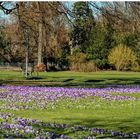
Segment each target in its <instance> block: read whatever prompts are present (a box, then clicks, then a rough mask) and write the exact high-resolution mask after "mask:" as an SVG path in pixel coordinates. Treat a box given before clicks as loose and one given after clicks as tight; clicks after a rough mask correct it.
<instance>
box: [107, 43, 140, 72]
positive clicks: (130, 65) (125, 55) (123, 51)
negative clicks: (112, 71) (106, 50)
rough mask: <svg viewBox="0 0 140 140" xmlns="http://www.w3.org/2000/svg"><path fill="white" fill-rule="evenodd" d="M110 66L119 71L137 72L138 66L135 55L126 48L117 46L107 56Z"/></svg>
mask: <svg viewBox="0 0 140 140" xmlns="http://www.w3.org/2000/svg"><path fill="white" fill-rule="evenodd" d="M108 61H109V63H110V64H113V65H115V68H116V69H117V70H118V71H119V70H134V71H138V70H139V64H138V62H137V57H136V55H135V53H134V52H133V51H132V50H131V49H130V48H128V47H127V46H123V45H121V44H120V45H118V46H117V47H115V48H113V49H112V50H111V52H110V54H109V56H108Z"/></svg>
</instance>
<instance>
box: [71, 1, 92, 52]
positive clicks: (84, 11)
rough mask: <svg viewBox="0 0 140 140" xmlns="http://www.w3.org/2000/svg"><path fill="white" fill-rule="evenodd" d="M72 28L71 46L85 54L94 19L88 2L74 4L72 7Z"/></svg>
mask: <svg viewBox="0 0 140 140" xmlns="http://www.w3.org/2000/svg"><path fill="white" fill-rule="evenodd" d="M73 13H74V27H73V30H72V32H71V40H72V46H73V47H78V48H80V50H81V51H82V52H86V47H87V46H88V42H89V37H90V33H91V30H92V27H93V25H94V17H93V13H92V10H91V9H90V7H89V5H88V2H75V3H74V6H73Z"/></svg>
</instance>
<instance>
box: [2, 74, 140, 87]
mask: <svg viewBox="0 0 140 140" xmlns="http://www.w3.org/2000/svg"><path fill="white" fill-rule="evenodd" d="M2 85H25V86H28V85H29V86H46V87H60V86H61V87H78V88H79V87H85V88H90V87H109V86H110V87H117V86H118V85H123V86H126V85H127V86H139V85H140V79H136V78H114V79H113V78H106V79H91V78H90V79H87V80H85V79H84V80H81V81H76V79H74V78H66V79H64V80H62V81H60V79H58V78H56V77H55V78H53V79H51V80H49V79H47V78H46V79H44V78H42V77H30V78H28V79H25V80H0V86H2Z"/></svg>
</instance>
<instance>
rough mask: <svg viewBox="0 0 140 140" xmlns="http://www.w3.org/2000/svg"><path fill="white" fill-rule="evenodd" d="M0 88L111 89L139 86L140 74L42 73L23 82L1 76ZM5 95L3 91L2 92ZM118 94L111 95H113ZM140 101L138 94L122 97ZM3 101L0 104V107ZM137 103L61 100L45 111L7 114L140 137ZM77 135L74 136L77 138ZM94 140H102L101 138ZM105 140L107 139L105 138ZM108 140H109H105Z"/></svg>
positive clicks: (14, 75)
mask: <svg viewBox="0 0 140 140" xmlns="http://www.w3.org/2000/svg"><path fill="white" fill-rule="evenodd" d="M0 81H1V84H2V85H3V84H4V85H5V84H8V85H31V86H36V85H37V86H68V87H69V86H74V87H96V86H111V85H119V84H120V85H123V84H124V85H138V84H139V81H140V73H138V72H116V71H103V72H92V73H80V72H69V71H65V72H42V73H40V74H39V77H38V78H37V77H35V76H34V77H30V78H29V79H25V78H24V77H23V76H22V75H21V73H20V72H0ZM1 92H4V91H1ZM116 94H117V95H118V94H119V93H112V95H114V96H115V95H116ZM119 95H122V96H131V97H136V98H140V94H139V93H133V94H123V93H120V94H119ZM3 104H4V101H0V106H1V105H3ZM139 107H140V101H139V100H135V101H109V100H101V99H100V98H83V99H79V100H76V101H70V102H68V101H65V100H60V101H59V102H57V103H56V104H55V105H53V104H50V105H49V106H48V108H47V109H33V110H32V109H28V110H26V109H25V110H6V109H1V110H0V112H1V113H2V112H5V113H7V112H11V113H13V114H15V115H16V116H17V117H25V118H31V119H38V120H41V121H43V122H52V123H54V122H55V123H60V124H64V123H65V124H70V125H72V126H74V125H83V126H87V127H89V128H90V127H96V128H104V129H107V130H114V131H119V132H120V131H122V132H131V133H133V132H135V133H140V109H139ZM46 129H47V130H49V131H53V132H56V133H61V134H66V135H67V136H70V137H71V138H77V135H83V134H84V133H87V132H83V131H82V132H81V133H80V132H79V133H80V134H79V133H77V132H72V131H70V130H65V129H62V130H60V129H53V128H46ZM76 133H77V134H76ZM96 138H102V137H101V136H99V137H96ZM105 138H106V137H105ZM107 138H109V136H107Z"/></svg>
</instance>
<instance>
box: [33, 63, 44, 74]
mask: <svg viewBox="0 0 140 140" xmlns="http://www.w3.org/2000/svg"><path fill="white" fill-rule="evenodd" d="M35 69H36V71H38V72H42V71H46V65H45V64H39V65H37V66H36V67H35Z"/></svg>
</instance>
